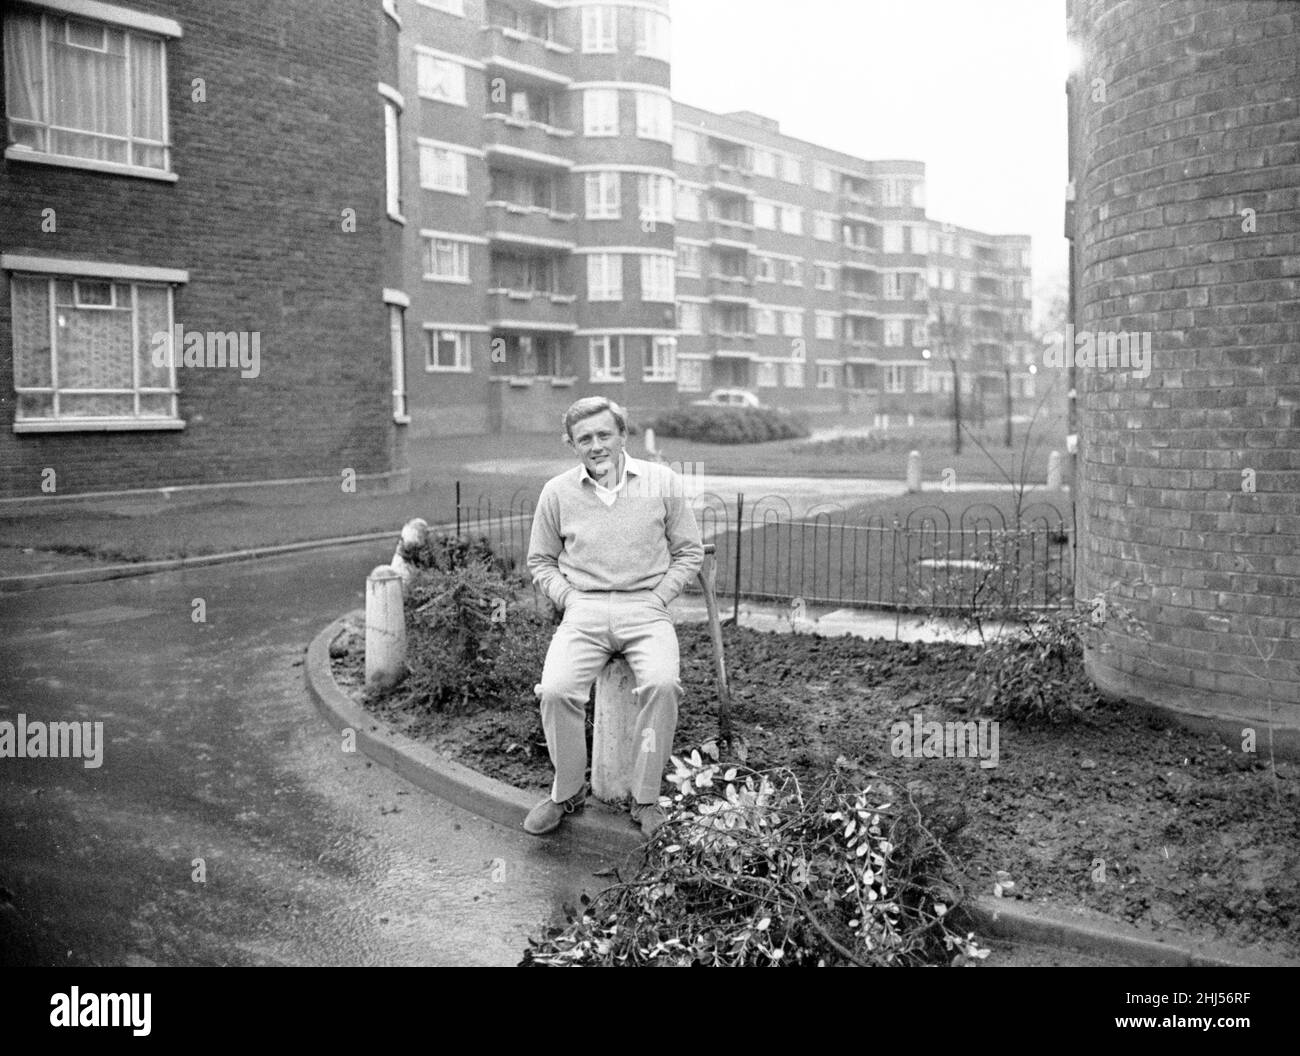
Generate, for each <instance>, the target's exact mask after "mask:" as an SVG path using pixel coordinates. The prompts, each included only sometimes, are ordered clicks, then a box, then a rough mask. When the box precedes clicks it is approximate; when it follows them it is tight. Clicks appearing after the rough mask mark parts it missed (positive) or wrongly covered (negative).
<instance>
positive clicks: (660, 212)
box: [637, 176, 673, 224]
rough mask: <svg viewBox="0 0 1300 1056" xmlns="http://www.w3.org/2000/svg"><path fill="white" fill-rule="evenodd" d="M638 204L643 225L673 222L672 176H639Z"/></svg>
mask: <svg viewBox="0 0 1300 1056" xmlns="http://www.w3.org/2000/svg"><path fill="white" fill-rule="evenodd" d="M637 203H638V205H639V206H640V217H641V223H643V224H645V223H647V222H649V223H651V224H656V223H664V224H671V223H672V222H673V179H672V177H671V176H639V177H638V178H637Z"/></svg>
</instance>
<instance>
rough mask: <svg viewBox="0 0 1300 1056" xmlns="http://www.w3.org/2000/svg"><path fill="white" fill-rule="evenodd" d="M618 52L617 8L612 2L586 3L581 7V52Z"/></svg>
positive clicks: (602, 53)
mask: <svg viewBox="0 0 1300 1056" xmlns="http://www.w3.org/2000/svg"><path fill="white" fill-rule="evenodd" d="M617 52H618V8H617V7H616V6H615V5H614V4H588V5H587V6H586V7H584V8H582V53H583V54H584V55H613V54H616V53H617Z"/></svg>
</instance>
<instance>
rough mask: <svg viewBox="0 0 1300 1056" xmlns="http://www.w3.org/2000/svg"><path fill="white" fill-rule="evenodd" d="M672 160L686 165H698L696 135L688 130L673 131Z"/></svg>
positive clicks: (698, 145)
mask: <svg viewBox="0 0 1300 1056" xmlns="http://www.w3.org/2000/svg"><path fill="white" fill-rule="evenodd" d="M688 144H689V146H688ZM673 160H674V161H684V162H686V164H687V165H698V164H699V163H700V137H699V134H698V133H696V132H695V131H693V130H692V129H689V128H678V129H675V130H674V131H673Z"/></svg>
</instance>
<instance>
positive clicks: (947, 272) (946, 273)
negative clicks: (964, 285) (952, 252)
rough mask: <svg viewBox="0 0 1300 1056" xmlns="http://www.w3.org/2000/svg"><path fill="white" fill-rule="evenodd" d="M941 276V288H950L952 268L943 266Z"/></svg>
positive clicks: (951, 285) (951, 284)
mask: <svg viewBox="0 0 1300 1056" xmlns="http://www.w3.org/2000/svg"><path fill="white" fill-rule="evenodd" d="M942 277H943V288H944V289H945V290H951V289H952V287H953V270H952V268H944V269H943V272H942Z"/></svg>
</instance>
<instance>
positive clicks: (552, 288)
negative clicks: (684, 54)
mask: <svg viewBox="0 0 1300 1056" xmlns="http://www.w3.org/2000/svg"><path fill="white" fill-rule="evenodd" d="M399 16H400V19H401V43H400V54H401V56H402V61H401V64H400V73H399V78H400V83H398V84H396V85H393V86H392V88H393V89H394V99H395V100H399V102H395V103H394V108H395V110H400V112H398V113H395V115H394V117H395V122H396V124H397V127H398V129H399V132H398V139H397V145H398V155H399V161H398V166H399V171H400V176H399V180H398V182H399V184H400V186H399V187H398V188H397V189H396V192H395V193H394V194H392V195H390V197H391V198H392V199H393V200H392V201H391V202H390V206H391V208H392V211H393V214H394V215H395V216H400V217H401V218H402V220H404V222H405V228H406V244H407V258H406V259H407V279H406V283H405V286H404V292H405V293H406V294H407V295H408V296H409V300H410V308H409V310H408V318H409V320H410V321H409V322H408V324H407V332H408V334H413V335H414V337H415V340H416V345H415V349H414V355H413V356H410V357H408V358H409V361H408V364H407V372H406V373H407V379H408V383H409V402H410V407H411V415H412V418H413V425H414V428H415V429H416V430H417V432H420V433H441V434H448V433H474V432H482V431H484V430H492V431H499V430H503V429H505V430H539V429H541V430H551V429H556V428H558V422H559V414H560V412H561V411H562V410H563V409H564V407H566V406H567V405H568V404H569V403H571V402H572V401H573V400H575V399H577V398H578V397H580V396H583V395H590V394H596V393H603V394H607V395H609V396H610V397H611V398H613V399H615V400H617V401H618V402H620V403H623V404H625V405H627V406H631V407H634V408H651V407H667V406H672V405H674V404H675V403H676V400H677V373H676V362H675V357H674V352H675V337H676V332H677V319H676V303H675V290H674V285H673V263H674V256H675V252H676V250H675V245H674V224H673V180H674V172H673V160H672V138H673V127H672V99H671V96H670V82H669V71H670V67H669V62H668V25H669V20H668V13H667V2H666V0H664V2H663V3H651V2H648V0H638V2H636V3H604V4H566V5H564V6H560V5H557V4H553V3H539V2H535V0H500V2H498V0H491V2H489V3H486V4H485V3H483V2H482V0H421V2H420V3H419V4H416V3H411V2H403V3H402V6H401V8H400V12H399ZM412 323H413V324H414V326H412ZM408 347H410V342H408Z"/></svg>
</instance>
